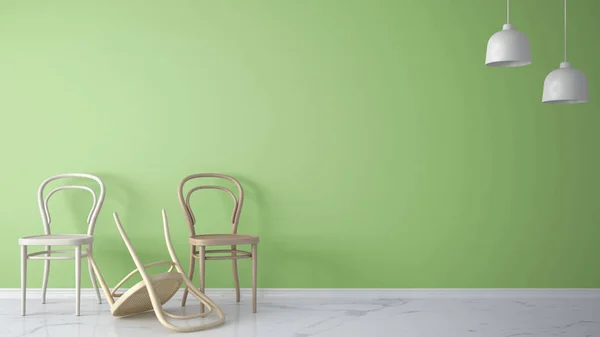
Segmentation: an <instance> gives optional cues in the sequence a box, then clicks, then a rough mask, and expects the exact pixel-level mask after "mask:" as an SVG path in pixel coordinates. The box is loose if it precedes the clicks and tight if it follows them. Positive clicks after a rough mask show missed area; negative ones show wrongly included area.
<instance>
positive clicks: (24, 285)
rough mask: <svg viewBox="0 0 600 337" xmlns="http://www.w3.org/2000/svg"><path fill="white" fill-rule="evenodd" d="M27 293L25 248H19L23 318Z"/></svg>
mask: <svg viewBox="0 0 600 337" xmlns="http://www.w3.org/2000/svg"><path fill="white" fill-rule="evenodd" d="M26 293H27V246H25V245H23V246H21V316H25V302H26V296H25V295H26Z"/></svg>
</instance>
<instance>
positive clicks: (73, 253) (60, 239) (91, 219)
mask: <svg viewBox="0 0 600 337" xmlns="http://www.w3.org/2000/svg"><path fill="white" fill-rule="evenodd" d="M64 178H86V179H91V180H94V181H95V182H96V183H98V185H100V195H99V196H97V195H96V193H95V192H94V190H92V189H91V188H90V187H88V186H83V185H66V186H60V187H57V188H55V189H53V190H52V191H50V192H49V193H48V195H47V196H46V197H45V198H44V188H45V187H46V185H48V183H50V182H52V181H54V180H57V179H64ZM68 189H77V190H85V191H88V192H90V193H91V194H92V198H93V203H92V209H91V211H90V213H89V215H88V217H87V224H88V231H87V234H52V233H51V232H50V223H51V222H52V219H51V218H50V211H49V210H48V199H50V197H51V196H52V195H54V193H56V192H58V191H62V190H68ZM104 194H105V192H104V183H103V182H102V180H100V178H98V177H96V176H94V175H91V174H85V173H65V174H59V175H56V176H53V177H50V178H48V179H46V180H44V181H43V182H42V184H41V185H40V188H39V189H38V204H39V207H40V214H41V215H42V222H43V224H44V235H36V236H26V237H22V238H20V239H19V245H21V315H22V316H25V301H26V290H27V260H45V262H44V279H43V282H42V303H46V288H47V286H48V275H49V273H50V260H73V259H74V260H75V298H76V300H75V315H77V316H79V307H80V305H79V303H80V292H81V258H86V257H88V256H92V245H93V236H92V235H93V233H94V226H95V225H96V219H97V218H98V213H100V209H101V208H102V203H103V202H104ZM86 245H87V249H85V250H83V251H82V250H81V246H86ZM27 246H46V249H45V250H42V251H38V252H35V253H29V254H28V253H27ZM52 246H74V247H75V250H72V249H68V250H51V249H52ZM53 254H63V255H58V256H57V255H53ZM65 254H66V255H65ZM88 266H89V271H90V278H91V279H92V285H93V286H94V289H95V290H96V297H97V298H98V303H102V300H101V299H100V291H99V290H98V285H97V283H96V278H95V277H94V272H93V271H92V268H91V266H90V262H89V259H88Z"/></svg>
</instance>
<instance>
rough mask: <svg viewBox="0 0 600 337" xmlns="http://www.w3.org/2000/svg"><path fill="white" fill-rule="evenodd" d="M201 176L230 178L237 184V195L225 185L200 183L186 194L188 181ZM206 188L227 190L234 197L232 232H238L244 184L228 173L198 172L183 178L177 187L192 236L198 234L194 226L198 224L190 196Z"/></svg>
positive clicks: (229, 179)
mask: <svg viewBox="0 0 600 337" xmlns="http://www.w3.org/2000/svg"><path fill="white" fill-rule="evenodd" d="M200 178H218V179H224V180H228V181H230V182H232V183H234V184H235V186H236V187H237V197H236V195H235V194H234V193H233V192H232V191H231V190H230V189H228V188H226V187H223V186H218V185H198V186H195V187H193V188H191V189H190V190H189V191H188V192H187V194H186V195H185V196H184V193H183V190H184V187H185V185H186V183H187V182H189V181H190V180H193V179H200ZM206 189H214V190H220V191H223V192H226V193H227V194H229V196H230V197H231V198H232V199H233V211H232V214H231V224H232V233H233V234H236V233H237V227H238V223H239V221H240V214H241V213H242V205H243V204H244V189H243V188H242V185H241V184H240V183H239V182H238V181H237V180H236V179H235V178H234V177H231V176H228V175H226V174H220V173H198V174H192V175H189V176H187V177H185V178H183V180H181V182H180V183H179V186H178V188H177V192H178V197H179V203H180V204H181V208H182V209H183V213H184V214H185V217H186V220H187V222H188V226H189V229H190V233H191V235H192V236H194V235H196V230H195V228H194V226H195V225H196V217H195V215H194V212H193V211H192V207H191V206H190V198H191V196H192V194H193V193H194V192H196V191H199V190H206Z"/></svg>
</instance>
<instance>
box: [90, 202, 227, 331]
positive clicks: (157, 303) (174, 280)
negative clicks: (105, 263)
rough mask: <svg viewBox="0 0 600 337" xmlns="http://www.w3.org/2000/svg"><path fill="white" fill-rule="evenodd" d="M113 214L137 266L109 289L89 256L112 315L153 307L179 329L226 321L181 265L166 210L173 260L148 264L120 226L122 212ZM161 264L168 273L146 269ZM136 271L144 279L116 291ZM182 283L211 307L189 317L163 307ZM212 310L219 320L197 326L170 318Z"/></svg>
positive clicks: (163, 321)
mask: <svg viewBox="0 0 600 337" xmlns="http://www.w3.org/2000/svg"><path fill="white" fill-rule="evenodd" d="M113 216H114V219H115V223H116V224H117V228H118V229H119V232H120V233H121V237H122V238H123V241H124V242H125V245H126V246H127V249H128V250H129V254H131V258H132V259H133V262H135V265H136V267H137V268H136V269H135V270H134V271H132V272H131V273H129V274H128V275H127V276H125V278H123V280H121V281H120V282H119V283H118V284H117V285H116V286H115V287H114V289H113V290H112V291H110V289H109V288H108V287H107V286H106V282H105V281H104V278H103V277H102V274H101V273H100V270H99V269H98V266H97V265H96V262H95V261H94V259H93V258H92V256H89V259H90V262H91V264H92V268H93V270H94V273H95V274H96V276H97V278H98V280H99V283H100V286H101V287H102V290H103V291H104V295H105V296H106V300H107V301H108V303H109V305H110V311H111V313H112V314H113V316H117V317H125V316H131V315H136V314H140V313H143V312H147V311H150V310H154V313H155V314H156V317H157V318H158V320H159V321H160V323H161V324H162V325H163V326H164V327H166V328H168V329H171V330H174V331H177V332H192V331H199V330H205V329H210V328H213V327H216V326H219V325H221V324H223V322H224V321H225V318H224V316H223V312H222V311H221V309H220V308H219V307H218V306H217V305H216V304H215V303H214V302H213V301H212V300H211V299H210V298H208V297H207V296H206V295H204V294H203V293H201V292H200V291H198V290H197V289H196V287H194V286H193V284H192V282H191V281H190V279H189V278H188V277H187V276H186V274H185V272H184V270H183V269H182V268H181V264H180V263H179V260H178V259H177V255H175V250H174V249H173V244H172V243H171V237H170V235H169V224H168V220H167V214H166V212H165V210H164V209H163V210H162V217H163V224H164V231H165V241H166V243H167V249H168V250H169V254H170V255H171V261H160V262H153V263H150V264H147V265H143V264H142V262H141V261H140V259H139V257H138V256H137V254H136V253H135V250H134V249H133V246H132V245H131V241H129V238H128V237H127V234H126V233H125V230H124V229H123V226H122V225H121V221H120V220H119V215H118V214H117V213H116V212H115V213H113ZM158 265H168V266H169V269H168V270H167V272H165V273H161V274H157V275H151V276H150V275H148V274H147V273H146V268H148V267H154V266H158ZM136 273H139V274H140V275H141V277H142V281H140V282H139V283H137V284H136V285H134V286H133V287H131V288H129V290H127V291H125V292H124V293H117V290H118V289H119V288H120V287H121V286H122V285H123V284H124V283H125V282H126V281H127V280H129V279H130V278H131V277H132V276H133V275H135V274H136ZM183 283H185V285H186V287H188V288H189V291H190V292H191V293H192V294H193V295H194V297H196V298H197V299H198V300H199V301H200V303H202V304H203V305H205V306H207V307H208V311H207V312H205V313H199V314H196V315H189V316H178V315H174V314H171V313H169V312H167V311H165V310H164V308H163V305H164V304H165V303H166V302H167V301H169V300H170V299H171V298H172V297H173V296H174V295H175V294H176V293H177V291H178V290H179V288H180V287H181V285H182V284H183ZM213 312H214V313H216V314H217V316H218V320H215V321H212V322H208V323H203V324H198V325H186V326H178V325H174V324H172V323H170V322H169V320H168V318H172V319H176V320H189V319H194V318H200V317H206V316H209V315H210V314H212V313H213Z"/></svg>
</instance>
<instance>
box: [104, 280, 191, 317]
mask: <svg viewBox="0 0 600 337" xmlns="http://www.w3.org/2000/svg"><path fill="white" fill-rule="evenodd" d="M150 280H151V282H152V285H153V287H154V291H155V292H156V295H157V296H158V299H159V301H160V304H161V305H162V304H165V303H167V302H168V301H169V300H170V299H171V298H172V297H173V296H174V295H175V294H176V293H177V290H179V287H181V284H182V283H183V278H182V276H181V274H180V273H177V272H170V273H162V274H156V275H151V276H150ZM150 310H153V307H152V301H150V295H149V294H148V288H147V287H146V282H144V281H140V282H138V283H137V284H136V285H134V286H133V287H131V288H129V290H127V291H126V292H125V293H123V294H122V295H121V296H120V297H119V298H118V299H117V301H116V302H115V304H114V306H112V307H111V311H112V314H113V315H114V316H117V317H123V316H130V315H135V314H139V313H142V312H146V311H150Z"/></svg>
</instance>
